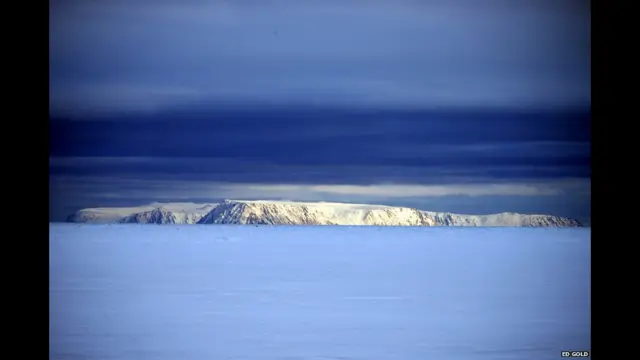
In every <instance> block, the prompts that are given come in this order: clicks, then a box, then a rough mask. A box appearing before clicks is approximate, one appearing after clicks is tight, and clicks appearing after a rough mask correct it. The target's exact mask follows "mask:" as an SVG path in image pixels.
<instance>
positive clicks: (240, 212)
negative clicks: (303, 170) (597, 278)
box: [67, 200, 583, 227]
mask: <svg viewBox="0 0 640 360" xmlns="http://www.w3.org/2000/svg"><path fill="white" fill-rule="evenodd" d="M67 222H73V223H135V224H264V225H373V226H516V227H582V226H583V225H582V224H580V222H578V221H577V220H575V219H570V218H564V217H558V216H552V215H537V214H518V213H499V214H491V215H462V214H452V213H443V212H432V211H423V210H418V209H414V208H407V207H395V206H386V205H368V204H348V203H332V202H294V201H271V200H251V201H247V200H225V201H223V202H220V203H217V204H194V203H153V204H149V205H144V206H139V207H126V208H115V207H114V208H88V209H82V210H79V211H77V212H75V213H74V214H72V215H70V216H69V217H68V219H67Z"/></svg>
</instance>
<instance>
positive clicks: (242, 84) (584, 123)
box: [49, 0, 591, 224]
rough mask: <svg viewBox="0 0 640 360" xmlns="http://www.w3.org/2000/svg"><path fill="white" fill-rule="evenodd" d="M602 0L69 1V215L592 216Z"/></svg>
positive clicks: (59, 108)
mask: <svg viewBox="0 0 640 360" xmlns="http://www.w3.org/2000/svg"><path fill="white" fill-rule="evenodd" d="M589 6H590V4H589V2H588V1H572V0H567V1H547V0H520V1H507V0H478V1H470V0H459V1H444V0H442V1H436V0H434V1H429V0H423V1H418V0H369V1H357V0H344V1H337V0H324V1H320V0H303V1H293V0H264V1H254V0H236V1H218V0H211V1H204V0H202V1H178V0H156V1H152V0H146V1H137V2H129V1H121V0H112V1H79V0H77V1H75V0H66V1H65V0H63V1H56V0H51V1H50V25H49V28H50V42H49V44H50V45H49V48H50V78H49V80H50V219H51V221H64V219H66V217H67V216H68V215H69V214H71V213H72V212H74V211H76V210H78V209H80V208H85V207H100V206H132V205H142V204H147V203H151V202H156V201H159V202H170V201H195V202H215V201H219V200H222V199H274V200H276V199H278V200H280V199H284V200H303V201H344V202H362V203H377V204H389V205H398V206H410V207H416V208H420V209H424V210H433V211H447V212H457V213H467V214H488V213H498V212H521V213H542V214H550V215H558V216H567V217H572V218H575V219H578V220H580V221H582V222H584V223H587V224H588V223H590V199H591V169H590V162H591V150H590V147H591V133H590V123H591V120H590V107H591V97H590V93H591V84H590V82H591V79H590V31H591V29H590V10H589Z"/></svg>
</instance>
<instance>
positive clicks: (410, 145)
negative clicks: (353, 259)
mask: <svg viewBox="0 0 640 360" xmlns="http://www.w3.org/2000/svg"><path fill="white" fill-rule="evenodd" d="M589 126H590V117H589V115H588V113H587V112H576V113H546V114H543V113H542V114H533V113H528V114H527V113H525V114H521V113H498V112H496V113H484V114H479V113H448V112H413V113H411V112H378V113H374V112H372V113H357V112H352V113H350V114H349V113H345V112H339V111H306V112H305V111H302V110H299V111H288V112H281V111H277V112H273V111H272V112H242V111H237V112H231V111H230V112H221V113H217V112H210V113H198V114H190V113H174V114H166V115H163V116H157V115H155V116H150V117H149V118H148V119H145V118H144V117H138V118H137V120H135V121H134V120H133V119H131V120H122V119H120V120H100V121H98V120H95V121H90V122H83V121H68V120H54V121H52V122H51V156H52V157H53V158H61V157H74V158H78V157H92V158H98V157H110V158H122V161H111V162H110V163H108V164H103V163H99V162H96V163H93V164H92V163H91V162H79V163H77V164H74V163H73V161H66V162H59V163H57V164H56V163H54V166H53V167H52V172H54V173H65V172H68V173H74V174H102V175H109V174H120V175H124V174H136V173H139V174H181V175H182V176H184V177H190V176H193V177H197V178H198V179H210V180H215V181H233V182H238V181H239V182H255V181H262V182H281V183H282V182H284V183H288V182H293V183H323V182H330V183H336V182H340V183H376V182H380V181H384V182H402V183H414V182H416V181H420V182H429V183H438V182H445V181H455V179H456V178H458V179H464V178H474V177H475V178H481V177H482V178H485V179H494V180H500V179H523V178H529V179H530V178H562V177H589V176H590V159H591V155H590V127H589ZM125 158H127V159H131V160H130V161H125V160H126V159H125ZM136 158H142V159H144V160H137V161H136V160H135V159H136ZM78 161H80V160H78ZM460 181H461V180H460Z"/></svg>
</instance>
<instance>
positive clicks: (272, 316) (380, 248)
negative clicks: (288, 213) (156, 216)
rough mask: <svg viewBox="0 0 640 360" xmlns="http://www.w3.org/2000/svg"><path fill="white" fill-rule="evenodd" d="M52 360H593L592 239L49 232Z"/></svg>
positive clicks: (317, 231)
mask: <svg viewBox="0 0 640 360" xmlns="http://www.w3.org/2000/svg"><path fill="white" fill-rule="evenodd" d="M49 233H50V235H49V317H50V318H49V323H50V325H49V329H50V335H49V338H50V345H49V349H50V350H49V352H50V354H49V358H50V359H52V360H63V359H86V360H98V359H112V360H125V359H137V360H151V359H154V360H174V359H182V360H201V359H216V360H232V359H233V360H249V359H251V360H277V359H280V360H282V359H290V360H294V359H299V360H303V359H309V360H321V359H322V360H328V359H333V360H336V359H341V360H369V359H380V360H408V359H438V360H462V359H464V360H500V359H510V360H530V359H536V360H551V359H558V358H560V357H561V356H560V354H561V351H589V350H590V346H591V341H590V337H591V332H590V329H591V321H590V320H591V319H590V313H591V311H590V306H591V303H590V291H591V288H590V283H591V275H590V271H591V269H590V257H591V245H590V235H591V231H590V229H589V228H487V227H484V228H471V227H457V228H454V227H377V226H366V227H347V226H314V227H307V226H259V227H254V226H230V225H220V226H193V225H166V226H145V225H139V224H103V225H86V224H51V225H50V231H49Z"/></svg>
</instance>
